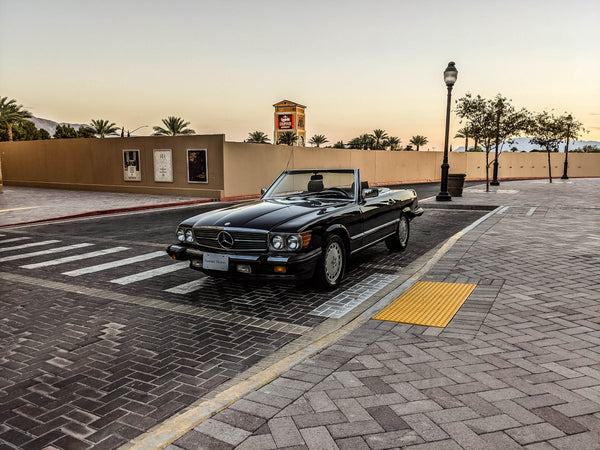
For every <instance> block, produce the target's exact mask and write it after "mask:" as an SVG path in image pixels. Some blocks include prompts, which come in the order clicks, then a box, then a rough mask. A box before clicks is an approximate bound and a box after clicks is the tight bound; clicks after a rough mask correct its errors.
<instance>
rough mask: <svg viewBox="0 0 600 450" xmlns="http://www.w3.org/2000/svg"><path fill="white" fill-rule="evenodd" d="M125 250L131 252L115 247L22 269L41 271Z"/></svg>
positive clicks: (30, 265) (28, 265)
mask: <svg viewBox="0 0 600 450" xmlns="http://www.w3.org/2000/svg"><path fill="white" fill-rule="evenodd" d="M124 250H129V247H113V248H107V249H106V250H98V251H97V252H90V253H82V254H81V255H73V256H65V257H64V258H58V259H52V260H50V261H45V262H41V263H35V264H27V265H25V266H21V268H22V269H39V268H40V267H47V266H56V265H58V264H64V263H68V262H72V261H79V260H82V259H88V258H95V257H96V256H104V255H110V254H111V253H117V252H122V251H124Z"/></svg>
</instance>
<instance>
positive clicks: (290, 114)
mask: <svg viewBox="0 0 600 450" xmlns="http://www.w3.org/2000/svg"><path fill="white" fill-rule="evenodd" d="M273 106H274V107H275V134H274V136H275V139H274V141H273V142H274V143H275V144H276V143H277V142H278V141H279V136H281V135H282V134H283V133H285V132H286V131H292V132H294V133H296V134H297V135H298V140H297V141H296V145H299V146H302V147H304V146H305V145H306V130H305V128H304V123H305V122H304V117H305V115H304V110H305V109H306V106H304V105H300V104H299V103H294V102H291V101H289V100H282V101H280V102H279V103H275V104H274V105H273Z"/></svg>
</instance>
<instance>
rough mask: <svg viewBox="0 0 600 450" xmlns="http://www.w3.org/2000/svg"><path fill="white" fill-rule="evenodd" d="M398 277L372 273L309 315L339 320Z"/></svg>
mask: <svg viewBox="0 0 600 450" xmlns="http://www.w3.org/2000/svg"><path fill="white" fill-rule="evenodd" d="M397 278H398V275H388V274H382V273H374V274H373V275H369V276H368V277H367V278H365V279H364V280H363V281H361V282H360V283H357V284H355V285H354V286H352V287H350V288H348V289H346V290H345V291H342V292H340V293H339V294H337V295H336V296H335V297H333V298H331V299H330V300H328V301H326V302H325V303H323V304H322V305H320V306H318V307H317V308H315V309H313V310H312V311H311V312H310V313H309V314H312V315H313V316H321V317H329V318H332V319H339V318H340V317H343V316H344V315H346V314H347V313H349V312H350V311H352V310H353V309H354V308H356V307H357V306H358V305H360V304H361V303H362V302H364V301H365V300H368V299H369V298H371V297H372V296H373V295H375V294H376V293H377V292H379V291H380V290H381V289H383V288H384V287H386V286H387V285H389V284H390V283H392V282H394V280H396V279H397Z"/></svg>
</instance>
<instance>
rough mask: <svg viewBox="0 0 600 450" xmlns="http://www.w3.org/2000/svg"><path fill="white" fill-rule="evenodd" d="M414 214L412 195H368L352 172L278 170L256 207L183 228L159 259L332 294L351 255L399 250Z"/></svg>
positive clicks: (206, 216)
mask: <svg viewBox="0 0 600 450" xmlns="http://www.w3.org/2000/svg"><path fill="white" fill-rule="evenodd" d="M421 214H423V209H422V208H421V207H419V204H418V200H417V194H416V192H415V191H414V190H412V189H402V190H391V189H388V188H379V189H377V188H369V187H368V184H367V183H366V182H361V179H360V170H359V169H327V170H286V171H284V172H282V173H281V175H279V177H277V179H276V180H275V182H274V183H273V184H272V185H271V187H269V188H268V189H263V195H262V197H261V198H260V199H258V200H255V201H250V202H246V203H242V204H238V205H235V206H230V207H227V208H222V209H217V210H214V211H210V212H206V213H203V214H199V215H197V216H194V217H190V218H189V219H187V220H185V221H183V222H182V223H181V224H179V226H178V227H177V233H176V234H177V240H178V243H176V244H173V245H170V246H169V247H168V248H167V253H168V254H169V255H170V256H171V257H172V258H173V259H178V260H189V261H190V267H191V268H192V269H196V270H202V271H203V272H204V273H206V274H208V275H212V276H239V277H260V278H272V279H280V280H285V279H288V280H289V279H291V280H302V279H311V278H312V279H313V280H314V281H315V282H316V283H317V284H318V286H320V287H322V288H326V289H334V288H336V287H337V286H339V284H340V282H341V280H342V278H343V276H344V271H345V269H346V263H347V261H348V258H349V257H350V255H351V254H353V253H355V252H358V251H359V250H362V249H364V248H366V247H369V246H371V245H374V244H376V243H378V242H381V241H385V243H386V245H387V247H388V248H389V249H390V250H391V251H402V250H404V249H405V248H406V245H407V243H408V237H409V227H410V221H411V220H412V219H413V218H414V217H415V216H420V215H421Z"/></svg>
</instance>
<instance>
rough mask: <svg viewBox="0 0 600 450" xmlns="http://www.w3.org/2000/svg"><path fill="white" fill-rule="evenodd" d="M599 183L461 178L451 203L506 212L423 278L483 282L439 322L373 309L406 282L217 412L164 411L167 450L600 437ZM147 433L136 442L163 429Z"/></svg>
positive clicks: (587, 440)
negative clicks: (465, 181)
mask: <svg viewBox="0 0 600 450" xmlns="http://www.w3.org/2000/svg"><path fill="white" fill-rule="evenodd" d="M599 190H600V179H573V180H568V181H563V180H554V182H553V183H552V184H549V183H548V182H547V181H543V180H538V181H515V182H502V183H501V186H500V187H499V188H493V190H492V192H489V193H485V192H482V191H481V187H477V188H468V189H466V190H465V192H464V195H463V197H462V198H455V199H453V201H452V205H453V206H457V205H464V207H469V206H470V205H475V204H477V205H498V206H501V207H500V208H497V209H496V210H495V211H494V212H492V213H490V214H489V215H488V216H486V218H485V220H483V221H480V222H479V223H477V224H476V225H475V226H473V227H472V228H470V229H467V230H464V232H463V233H459V236H457V237H456V239H454V240H453V245H452V246H451V247H449V249H448V248H447V247H446V248H442V249H441V251H440V252H439V254H438V255H436V258H437V257H439V256H441V257H440V258H439V260H438V261H437V262H436V263H435V264H434V265H433V267H432V268H431V269H430V270H429V271H428V272H427V273H426V274H425V275H424V276H422V277H421V280H422V281H440V282H449V283H473V284H476V285H477V286H476V287H475V290H474V291H473V293H472V294H471V295H470V296H469V297H468V298H467V300H466V301H465V303H464V304H463V305H462V307H461V308H460V310H459V311H458V313H457V314H456V315H455V316H454V318H453V319H452V321H451V322H450V323H449V324H448V325H447V326H446V327H445V328H436V327H423V326H416V325H408V324H402V323H395V322H384V321H378V320H372V319H370V317H372V316H373V315H374V314H375V313H376V312H378V311H379V310H380V309H381V308H383V306H384V305H383V303H389V302H391V301H393V300H394V299H395V298H396V297H398V296H399V295H400V294H401V293H402V289H403V288H402V287H401V288H399V289H398V290H397V291H396V292H392V294H390V295H388V296H386V297H385V298H384V299H382V301H381V302H380V303H378V304H377V305H375V307H373V308H371V309H369V310H368V311H367V312H366V313H365V314H363V325H362V326H360V327H357V328H355V329H354V330H353V331H350V332H348V333H346V334H345V336H344V337H343V338H342V339H341V340H339V341H337V342H336V343H334V344H333V345H331V346H330V347H329V348H327V349H326V350H324V351H322V352H321V353H318V354H316V355H314V356H313V357H311V358H308V359H305V360H304V361H302V362H300V363H299V364H297V365H295V366H293V367H290V368H289V370H287V371H286V372H285V373H283V375H281V376H279V377H277V378H275V379H273V380H272V381H270V382H269V383H268V384H265V385H264V386H263V387H261V388H260V389H258V390H254V391H250V392H248V393H246V394H245V395H244V396H243V398H240V396H239V395H238V397H237V398H235V397H234V398H232V399H231V401H230V402H229V403H230V404H229V406H228V407H227V408H225V409H222V410H221V411H220V412H218V413H216V414H215V415H213V416H212V417H210V418H207V417H209V416H210V414H207V413H206V411H208V410H209V409H210V408H209V406H210V405H206V404H200V405H196V406H195V408H191V409H190V410H188V411H187V412H186V414H185V415H184V416H185V417H183V416H179V417H175V418H172V419H170V420H169V421H167V422H166V423H165V424H163V426H164V427H166V428H170V429H171V430H177V431H179V432H180V434H179V435H180V436H181V437H180V438H178V439H176V440H175V441H174V442H173V443H172V444H171V445H169V446H168V447H167V448H169V449H171V450H176V449H199V448H210V449H224V448H234V447H235V448H240V449H241V448H252V449H268V448H310V449H313V448H314V449H335V448H340V449H353V450H357V449H363V448H364V449H383V448H411V449H413V448H414V449H421V448H425V449H460V448H464V449H484V448H502V449H503V450H507V449H512V448H515V449H516V448H531V449H545V448H558V449H569V450H573V449H598V448H600V346H599V344H600V284H599V282H598V280H600V264H599V263H600V195H598V192H599ZM428 204H430V207H433V206H437V207H439V206H440V205H439V204H435V201H433V202H432V201H427V202H423V203H422V205H423V206H424V207H425V208H427V206H428ZM440 226H443V224H440ZM434 260H435V258H434ZM193 420H196V423H197V425H196V426H195V427H194V428H193V429H191V430H190V431H188V432H187V433H185V434H183V433H184V431H185V430H186V424H187V429H190V428H191V427H192V426H193V425H189V424H190V421H193ZM163 429H164V428H163ZM142 438H145V439H147V440H146V441H144V440H142V439H140V440H136V441H134V442H133V445H132V446H135V447H136V448H149V447H148V446H147V443H148V442H159V441H160V439H162V438H164V436H163V435H161V431H160V430H158V429H157V430H153V431H150V432H149V433H148V434H147V435H146V436H143V437H142ZM153 439H154V441H153ZM171 440H172V439H171ZM161 442H162V444H161V445H166V444H168V443H169V442H170V441H161ZM145 443H146V444H145ZM152 448H154V447H152Z"/></svg>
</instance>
